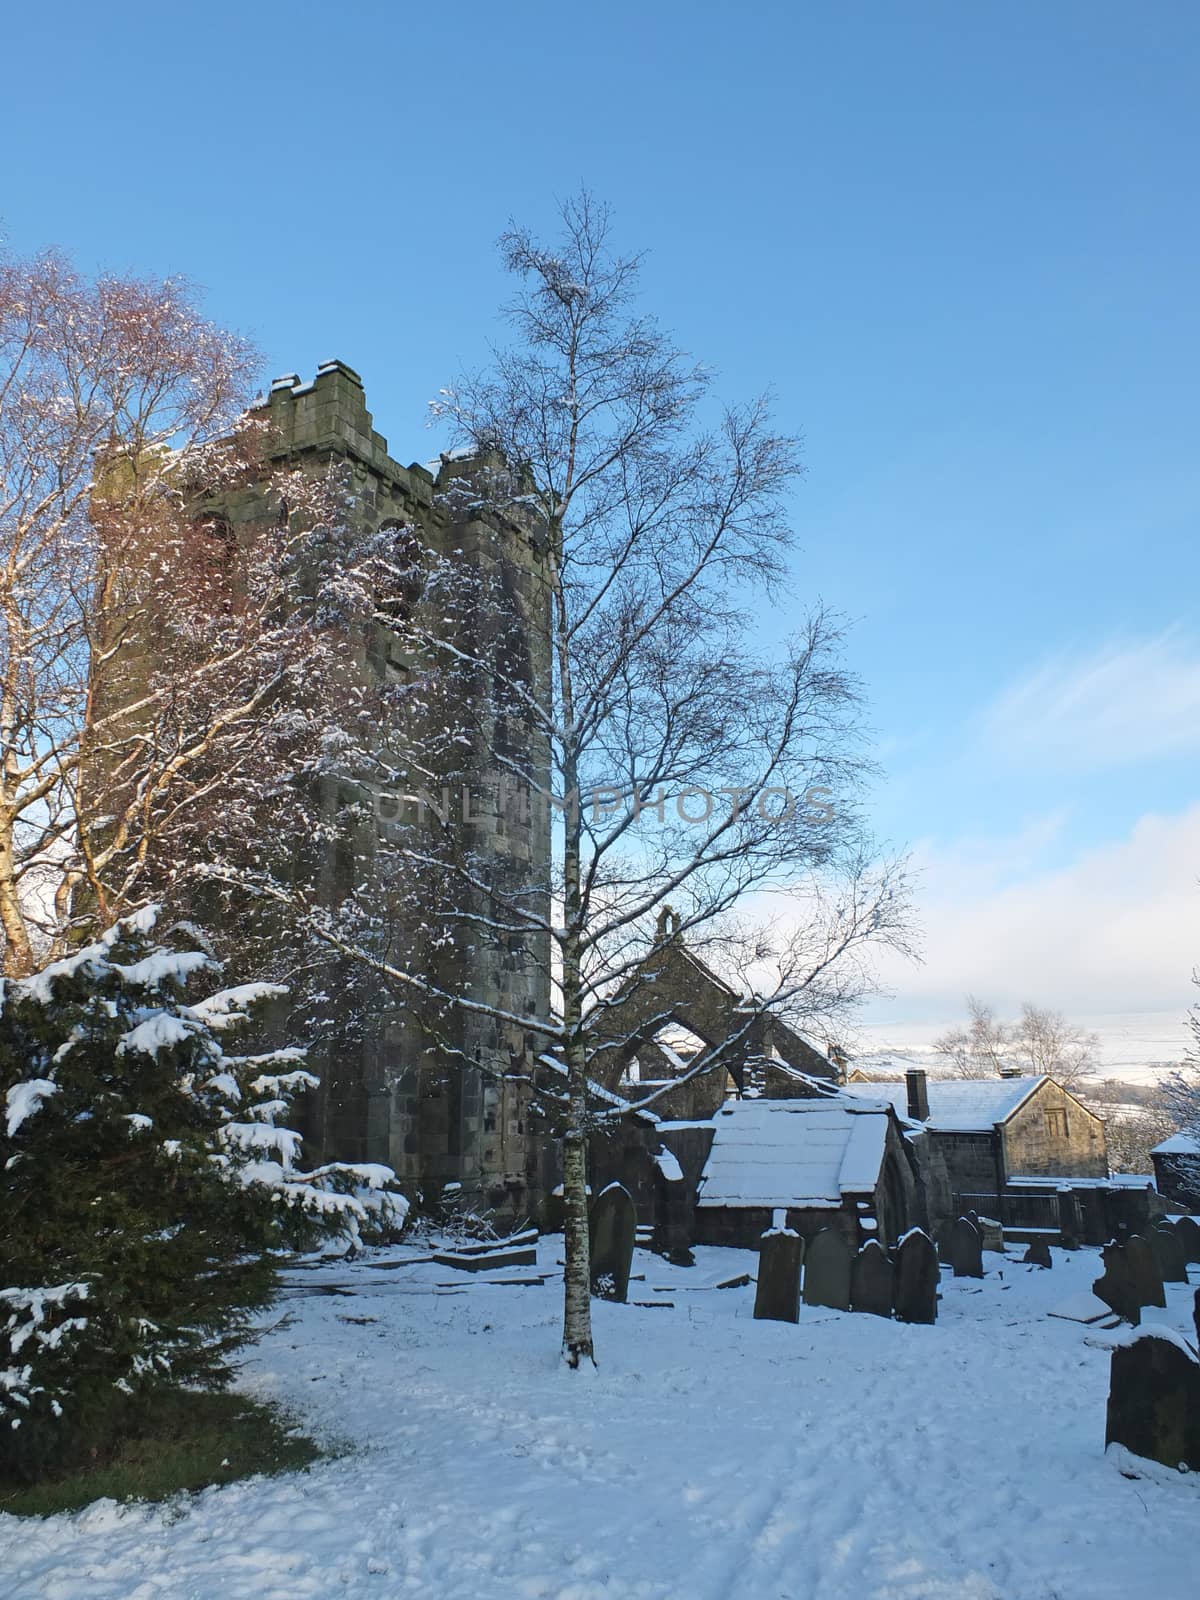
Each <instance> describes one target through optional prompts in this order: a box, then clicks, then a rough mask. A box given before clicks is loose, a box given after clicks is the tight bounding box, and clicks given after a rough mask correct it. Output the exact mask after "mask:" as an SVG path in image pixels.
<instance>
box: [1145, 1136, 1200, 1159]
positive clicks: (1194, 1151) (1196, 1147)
mask: <svg viewBox="0 0 1200 1600" xmlns="http://www.w3.org/2000/svg"><path fill="white" fill-rule="evenodd" d="M1150 1154H1151V1155H1152V1156H1200V1139H1195V1138H1193V1137H1192V1135H1191V1134H1190V1133H1173V1134H1172V1135H1171V1137H1170V1138H1169V1139H1164V1140H1163V1142H1162V1143H1161V1144H1156V1145H1155V1146H1154V1149H1153V1150H1151V1152H1150Z"/></svg>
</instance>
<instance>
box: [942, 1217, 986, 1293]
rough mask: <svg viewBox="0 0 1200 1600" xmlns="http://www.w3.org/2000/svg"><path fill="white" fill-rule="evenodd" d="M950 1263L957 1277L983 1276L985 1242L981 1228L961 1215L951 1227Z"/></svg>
mask: <svg viewBox="0 0 1200 1600" xmlns="http://www.w3.org/2000/svg"><path fill="white" fill-rule="evenodd" d="M950 1265H951V1266H952V1267H953V1268H954V1276H955V1277H956V1278H982V1277H983V1244H982V1241H981V1239H980V1236H979V1229H978V1228H977V1227H976V1226H975V1224H974V1223H973V1222H971V1221H970V1220H969V1219H968V1218H966V1217H959V1219H958V1221H957V1222H956V1223H955V1224H954V1226H953V1227H952V1228H951V1229H950Z"/></svg>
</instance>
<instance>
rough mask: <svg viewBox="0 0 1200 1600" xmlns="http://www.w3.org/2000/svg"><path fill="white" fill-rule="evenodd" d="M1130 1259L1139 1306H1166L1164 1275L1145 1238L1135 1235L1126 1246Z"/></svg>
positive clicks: (1138, 1234)
mask: <svg viewBox="0 0 1200 1600" xmlns="http://www.w3.org/2000/svg"><path fill="white" fill-rule="evenodd" d="M1125 1251H1126V1254H1127V1256H1128V1258H1129V1266H1130V1269H1131V1271H1132V1272H1133V1281H1134V1292H1135V1293H1136V1294H1137V1297H1138V1305H1139V1306H1165V1305H1166V1303H1167V1297H1166V1295H1165V1294H1164V1293H1163V1284H1162V1274H1161V1273H1160V1272H1159V1270H1158V1260H1157V1258H1156V1256H1155V1254H1154V1251H1153V1250H1152V1249H1151V1247H1150V1246H1149V1244H1147V1242H1146V1239H1145V1237H1144V1236H1143V1235H1142V1234H1140V1233H1135V1234H1134V1236H1133V1238H1132V1239H1130V1241H1129V1243H1128V1244H1127V1245H1126V1246H1125Z"/></svg>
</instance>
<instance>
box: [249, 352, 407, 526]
mask: <svg viewBox="0 0 1200 1600" xmlns="http://www.w3.org/2000/svg"><path fill="white" fill-rule="evenodd" d="M256 412H257V414H258V415H259V416H261V417H263V418H264V419H265V420H266V421H268V422H269V423H270V427H271V433H272V438H273V445H272V450H273V454H275V455H276V456H277V457H282V456H294V455H307V454H317V455H323V454H332V455H338V456H342V457H349V458H350V459H351V460H353V461H356V462H358V463H360V464H361V465H362V466H364V467H366V468H368V469H369V470H370V471H371V472H373V473H375V474H377V475H378V476H379V477H381V478H383V479H385V480H386V481H387V482H389V483H391V484H394V485H396V486H398V487H399V489H400V491H401V493H402V494H403V495H404V496H405V497H407V498H408V499H411V500H412V501H413V502H414V503H415V504H416V505H419V506H422V507H426V508H429V507H432V505H433V484H434V480H433V476H432V474H431V473H430V472H429V470H428V468H427V467H424V466H422V465H421V464H420V463H419V462H412V463H411V464H410V465H409V466H407V467H405V466H402V465H401V464H400V462H398V461H396V460H394V459H393V458H392V456H391V455H390V454H389V452H388V442H387V440H386V439H385V438H384V436H383V434H381V433H379V432H378V431H377V430H376V428H375V426H374V419H373V418H372V416H371V413H370V412H369V411H368V410H367V396H366V392H365V390H364V389H363V381H362V378H361V377H360V376H359V375H358V373H357V372H355V370H354V368H353V367H350V366H347V364H346V363H345V362H344V361H323V362H322V363H321V365H320V366H319V367H318V368H317V375H316V377H315V378H311V379H309V381H308V382H307V383H302V382H301V380H300V376H299V374H298V373H295V372H289V373H285V374H284V375H283V376H282V377H279V378H276V379H275V380H274V382H273V383H272V384H271V387H270V389H269V390H268V392H267V395H266V398H265V399H264V400H263V402H262V404H261V405H259V406H258V407H256Z"/></svg>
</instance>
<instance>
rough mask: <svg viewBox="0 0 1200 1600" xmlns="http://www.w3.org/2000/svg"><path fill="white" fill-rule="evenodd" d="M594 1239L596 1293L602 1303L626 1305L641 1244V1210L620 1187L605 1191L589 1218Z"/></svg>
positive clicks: (593, 1255) (601, 1193) (623, 1188)
mask: <svg viewBox="0 0 1200 1600" xmlns="http://www.w3.org/2000/svg"><path fill="white" fill-rule="evenodd" d="M588 1231H589V1233H590V1236H591V1258H592V1293H593V1294H594V1295H597V1296H598V1297H599V1298H600V1299H601V1300H620V1301H621V1302H622V1303H623V1302H624V1301H625V1299H626V1298H627V1296H628V1294H629V1273H630V1269H631V1268H632V1266H633V1247H634V1244H635V1243H636V1241H637V1210H636V1208H635V1207H634V1204H633V1197H632V1195H631V1194H630V1193H629V1190H628V1189H626V1188H625V1186H624V1185H623V1184H620V1183H610V1184H609V1186H608V1188H607V1189H602V1190H601V1191H600V1194H599V1195H598V1196H597V1198H596V1201H595V1203H594V1204H593V1206H592V1210H591V1215H590V1217H589V1218H588Z"/></svg>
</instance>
